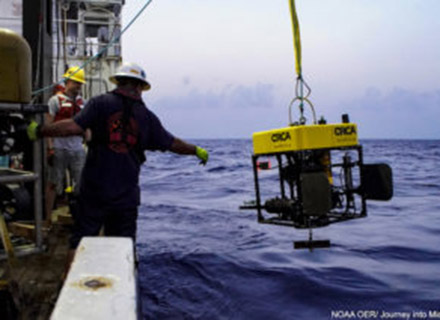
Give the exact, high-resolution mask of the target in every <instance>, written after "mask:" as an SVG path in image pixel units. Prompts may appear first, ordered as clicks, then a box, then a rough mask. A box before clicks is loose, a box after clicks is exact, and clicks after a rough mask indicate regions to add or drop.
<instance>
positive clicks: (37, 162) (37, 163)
mask: <svg viewBox="0 0 440 320" xmlns="http://www.w3.org/2000/svg"><path fill="white" fill-rule="evenodd" d="M38 118H40V119H38V120H40V121H39V122H41V118H42V116H41V115H38ZM33 147H34V148H33V149H34V150H33V167H34V173H35V174H36V176H37V180H36V181H35V182H34V216H35V243H36V246H37V248H39V249H42V248H43V234H42V220H43V192H42V168H43V166H42V156H43V153H42V149H43V140H42V139H40V140H37V141H35V142H34V146H33Z"/></svg>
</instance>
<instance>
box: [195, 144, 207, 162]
mask: <svg viewBox="0 0 440 320" xmlns="http://www.w3.org/2000/svg"><path fill="white" fill-rule="evenodd" d="M196 156H197V158H199V159H200V164H203V165H205V164H206V163H207V162H208V159H209V153H208V151H206V150H205V149H203V148H200V147H196Z"/></svg>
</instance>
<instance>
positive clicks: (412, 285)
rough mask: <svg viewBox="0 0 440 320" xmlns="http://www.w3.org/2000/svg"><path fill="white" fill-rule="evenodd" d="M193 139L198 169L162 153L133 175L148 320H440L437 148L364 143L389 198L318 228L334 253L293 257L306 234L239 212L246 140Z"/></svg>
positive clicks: (250, 193)
mask: <svg viewBox="0 0 440 320" xmlns="http://www.w3.org/2000/svg"><path fill="white" fill-rule="evenodd" d="M192 142H194V143H196V144H198V145H201V146H203V147H205V148H206V149H208V150H209V152H210V160H209V163H208V165H207V166H206V167H203V166H199V165H198V162H197V160H196V159H195V158H194V157H185V156H178V155H174V154H169V153H160V152H159V153H149V154H148V162H147V164H146V165H144V166H143V167H142V173H141V190H142V205H141V207H140V210H139V211H140V212H139V221H138V239H137V250H138V255H139V260H140V263H139V281H140V293H141V301H142V315H143V317H144V318H145V319H408V318H407V316H408V315H409V317H410V319H423V318H424V319H434V318H435V315H438V316H439V318H440V140H431V141H420V140H368V141H362V144H363V146H364V161H365V163H377V162H385V163H388V164H389V165H391V167H392V169H393V179H394V197H393V199H392V200H391V201H388V202H378V201H377V202H376V201H369V203H368V217H367V218H365V219H356V220H352V221H348V222H343V223H338V224H334V225H332V226H329V227H327V228H320V229H316V230H315V231H314V238H315V239H330V240H331V242H332V246H331V247H330V248H328V249H316V250H314V251H313V252H310V251H308V250H294V249H293V244H292V243H293V241H298V240H305V239H307V237H308V232H307V231H304V230H298V229H293V228H289V227H281V226H269V225H262V224H258V223H257V219H256V212H255V211H241V210H239V206H240V205H241V204H242V203H243V202H244V201H247V200H252V199H254V198H255V196H254V185H253V173H252V164H251V154H252V143H251V141H250V140H196V141H192ZM275 171H276V170H274V173H273V174H274V177H273V178H274V179H276V172H275ZM436 312H437V313H436ZM424 316H426V317H424Z"/></svg>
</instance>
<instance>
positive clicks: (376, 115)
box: [122, 0, 440, 139]
mask: <svg viewBox="0 0 440 320" xmlns="http://www.w3.org/2000/svg"><path fill="white" fill-rule="evenodd" d="M296 2H297V10H298V15H299V20H300V28H301V38H302V48H303V51H302V54H303V61H302V65H303V75H304V78H305V80H306V81H307V82H308V84H309V85H310V87H311V88H312V95H311V97H310V98H311V100H312V102H313V103H314V105H315V109H316V110H317V114H318V115H319V116H320V115H324V117H325V118H327V120H328V121H329V122H338V121H340V115H341V114H342V113H348V114H350V118H351V120H352V121H353V122H355V123H357V124H358V126H359V135H360V137H361V138H436V139H440V125H439V124H440V19H439V18H438V17H439V16H440V1H439V0H297V1H296ZM143 3H144V1H140V0H129V1H127V4H126V5H125V7H124V11H123V14H124V17H123V18H124V19H123V21H124V23H127V21H128V19H130V18H131V17H133V16H134V14H135V13H136V12H137V10H139V9H140V8H141V6H142V5H143ZM122 41H123V57H124V60H125V61H132V62H137V63H139V64H140V65H142V66H143V67H144V68H145V70H146V72H147V76H148V79H149V81H150V82H151V84H152V89H151V90H150V91H149V92H148V93H146V94H145V95H144V99H145V101H146V102H147V105H148V106H149V107H150V108H151V109H152V110H153V111H154V112H155V113H156V114H157V115H158V116H159V117H160V118H161V119H162V121H163V123H164V124H165V126H166V127H167V128H168V129H169V130H170V131H171V132H173V133H174V134H176V135H178V136H181V137H183V138H250V137H251V136H252V133H253V132H256V131H262V130H268V129H273V128H280V127H284V126H286V125H287V124H288V104H289V102H290V100H291V99H292V98H293V95H294V84H295V78H296V74H295V70H294V56H293V44H292V31H291V24H290V13H289V6H288V1H287V0H271V1H267V0H266V1H263V0H236V1H226V0H223V1H220V0H168V1H167V0H160V1H159V0H154V1H153V2H152V3H151V5H150V6H149V7H148V8H147V10H146V11H145V12H144V13H143V14H142V16H141V17H140V18H139V20H138V21H137V22H136V23H135V24H134V25H133V26H132V27H131V28H130V29H129V30H128V31H127V32H126V33H125V34H124V36H123V39H122ZM296 117H297V113H295V114H294V118H296ZM306 117H308V118H309V119H311V116H310V114H306Z"/></svg>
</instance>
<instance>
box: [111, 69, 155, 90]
mask: <svg viewBox="0 0 440 320" xmlns="http://www.w3.org/2000/svg"><path fill="white" fill-rule="evenodd" d="M118 78H132V79H136V80H139V81H141V82H142V83H143V84H144V88H143V90H144V91H145V90H150V88H151V85H150V84H149V83H148V81H147V75H146V74H145V71H144V69H142V68H141V67H139V66H138V65H137V64H135V63H124V64H123V65H122V66H120V67H119V69H118V71H117V72H116V73H115V74H114V75H112V76H111V77H110V78H109V80H110V81H111V82H113V83H114V84H118Z"/></svg>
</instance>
